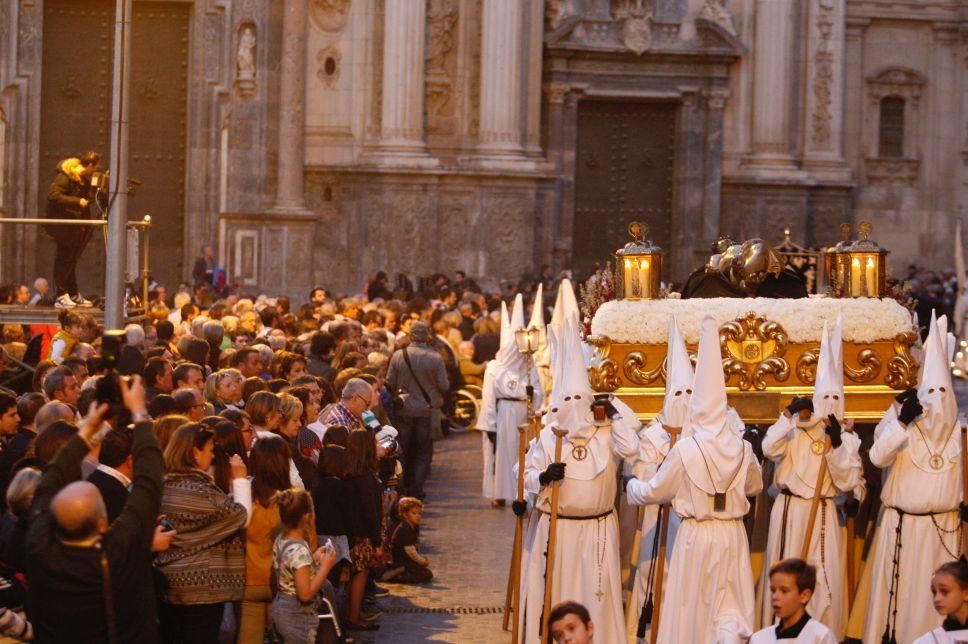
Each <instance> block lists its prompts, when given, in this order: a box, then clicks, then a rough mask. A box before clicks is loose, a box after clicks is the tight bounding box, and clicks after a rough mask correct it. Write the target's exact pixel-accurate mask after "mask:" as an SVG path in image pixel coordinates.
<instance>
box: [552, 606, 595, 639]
mask: <svg viewBox="0 0 968 644" xmlns="http://www.w3.org/2000/svg"><path fill="white" fill-rule="evenodd" d="M548 626H549V630H551V639H552V641H554V642H555V644H592V642H593V638H594V637H595V625H594V624H593V623H592V618H591V616H590V615H589V614H588V609H587V608H585V607H584V606H582V605H581V604H579V603H578V602H570V601H569V602H561V603H560V604H558V605H556V606H554V607H553V608H552V609H551V614H550V615H548Z"/></svg>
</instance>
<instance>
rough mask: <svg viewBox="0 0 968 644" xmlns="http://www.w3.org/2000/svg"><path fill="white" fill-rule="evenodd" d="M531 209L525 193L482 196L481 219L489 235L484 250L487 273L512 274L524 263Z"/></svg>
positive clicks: (527, 250)
mask: <svg viewBox="0 0 968 644" xmlns="http://www.w3.org/2000/svg"><path fill="white" fill-rule="evenodd" d="M533 210H534V206H533V203H532V201H531V200H530V199H529V198H528V196H527V195H500V196H492V197H485V201H484V218H483V221H484V226H485V227H486V230H487V231H488V236H489V238H490V240H489V243H488V244H487V249H486V250H487V260H488V264H489V267H488V271H489V273H490V274H492V275H498V276H512V275H515V274H517V273H518V272H519V271H520V269H522V268H524V267H525V265H526V263H528V261H529V258H530V256H531V247H530V244H531V241H530V234H529V232H530V231H531V230H532V228H533V222H532V221H531V215H532V212H533Z"/></svg>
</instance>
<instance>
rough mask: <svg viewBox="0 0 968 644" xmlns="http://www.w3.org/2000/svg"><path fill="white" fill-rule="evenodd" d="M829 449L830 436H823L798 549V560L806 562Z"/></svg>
mask: <svg viewBox="0 0 968 644" xmlns="http://www.w3.org/2000/svg"><path fill="white" fill-rule="evenodd" d="M829 448H830V436H827V435H826V434H824V437H823V451H822V452H820V472H819V473H818V474H817V485H816V487H814V489H813V503H811V504H810V518H809V519H807V534H806V535H804V537H803V546H802V547H801V548H800V558H801V559H803V560H804V561H806V560H807V555H808V554H810V539H811V538H812V537H813V526H814V524H815V523H816V522H817V510H818V509H819V508H820V497H821V496H822V495H823V482H824V478H826V476H827V450H828V449H829Z"/></svg>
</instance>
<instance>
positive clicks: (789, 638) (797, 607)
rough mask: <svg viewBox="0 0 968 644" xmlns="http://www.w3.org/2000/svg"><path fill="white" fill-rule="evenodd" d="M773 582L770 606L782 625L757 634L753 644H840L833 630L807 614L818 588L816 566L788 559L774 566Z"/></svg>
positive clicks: (772, 572)
mask: <svg viewBox="0 0 968 644" xmlns="http://www.w3.org/2000/svg"><path fill="white" fill-rule="evenodd" d="M769 579H770V583H769V590H770V605H771V608H772V611H773V613H774V614H775V615H776V617H777V619H778V621H779V623H778V624H777V625H776V626H768V627H766V628H764V629H762V630H759V631H757V632H755V633H753V637H752V638H750V644H772V643H773V642H791V644H792V643H793V642H795V643H796V644H837V642H838V641H839V640H838V639H837V638H836V637H834V634H833V633H831V632H830V629H829V628H827V627H826V626H824V625H823V624H822V623H820V622H819V621H817V620H816V619H814V618H812V617H810V613H808V612H807V605H808V603H809V602H810V600H811V599H812V597H813V594H814V590H815V589H816V586H817V569H816V568H815V567H813V566H811V565H810V564H808V563H807V562H806V561H804V560H803V559H784V560H783V561H778V562H777V563H775V564H773V566H772V567H770V573H769Z"/></svg>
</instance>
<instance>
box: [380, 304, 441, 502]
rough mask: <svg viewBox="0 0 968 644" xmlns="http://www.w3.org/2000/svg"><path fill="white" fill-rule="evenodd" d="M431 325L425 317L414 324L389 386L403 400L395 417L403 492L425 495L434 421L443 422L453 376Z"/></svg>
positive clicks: (393, 359)
mask: <svg viewBox="0 0 968 644" xmlns="http://www.w3.org/2000/svg"><path fill="white" fill-rule="evenodd" d="M429 341H430V328H429V327H428V326H427V324H426V323H424V322H422V321H419V320H418V321H416V322H414V323H413V324H412V325H411V326H410V346H408V347H406V348H404V349H403V350H401V351H397V352H396V353H394V354H393V357H391V358H390V367H389V368H388V369H387V386H388V387H389V388H390V391H391V392H393V393H395V394H397V395H398V396H399V397H400V399H402V401H403V405H402V407H401V409H400V410H399V411H398V412H397V414H396V415H395V418H394V419H393V420H394V421H395V422H396V428H397V430H398V431H399V435H398V438H397V440H398V442H399V443H400V451H401V452H402V453H403V463H402V465H403V474H404V476H403V488H404V489H403V491H401V495H402V496H414V497H417V498H418V499H421V500H422V499H424V498H425V496H426V495H425V494H424V482H425V481H426V480H427V475H428V474H429V473H430V463H431V461H433V458H434V443H433V429H432V425H433V424H439V423H440V422H441V407H442V405H443V402H444V394H445V393H447V390H448V389H450V380H449V379H448V378H447V370H446V368H445V366H444V359H443V358H441V357H440V354H439V353H437V352H436V351H434V350H433V349H431V348H430V347H428V346H427V343H428V342H429Z"/></svg>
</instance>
